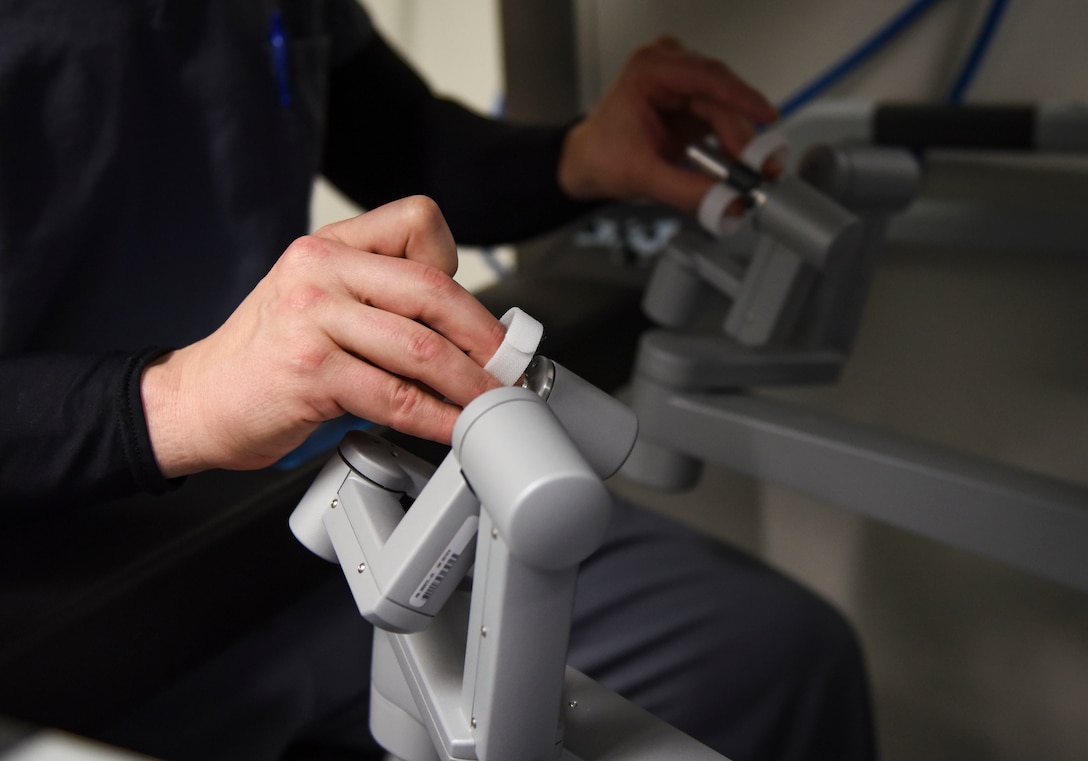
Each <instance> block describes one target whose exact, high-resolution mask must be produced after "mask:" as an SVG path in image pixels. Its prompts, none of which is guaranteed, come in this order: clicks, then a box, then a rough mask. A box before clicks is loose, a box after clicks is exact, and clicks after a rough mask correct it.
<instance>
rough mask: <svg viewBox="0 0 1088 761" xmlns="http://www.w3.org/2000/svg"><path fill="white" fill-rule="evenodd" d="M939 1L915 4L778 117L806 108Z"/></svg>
mask: <svg viewBox="0 0 1088 761" xmlns="http://www.w3.org/2000/svg"><path fill="white" fill-rule="evenodd" d="M938 1H939V0H916V2H914V3H912V4H911V5H909V6H908V7H907V8H905V9H904V10H903V11H901V12H900V13H899V15H898V16H896V17H895V18H893V19H892V20H891V21H889V22H888V23H887V24H885V25H884V27H883V28H882V29H880V30H878V31H877V33H876V34H874V35H873V36H872V37H870V38H869V39H868V40H867V41H865V42H864V43H862V44H861V45H859V46H858V47H857V49H855V50H854V52H852V53H850V54H849V55H848V56H846V57H845V58H844V59H843V60H842V61H840V62H839V63H838V64H836V65H835V66H832V67H831V68H830V69H828V70H827V71H826V72H824V73H823V74H822V75H821V76H819V77H818V78H817V79H816V80H815V81H813V82H812V83H811V84H809V85H808V86H806V87H803V88H802V89H801V90H799V91H798V92H797V93H795V94H794V95H792V96H790V97H789V98H787V99H786V100H785V101H784V102H783V103H781V104H780V105H779V107H778V111H779V113H780V114H781V115H782V117H783V118H784V117H786V116H789V115H790V114H791V113H793V112H794V111H796V110H797V109H799V108H801V107H802V106H804V105H805V104H807V103H808V102H809V101H810V100H813V99H814V98H816V97H817V96H819V95H821V94H822V93H823V92H824V91H825V90H827V89H828V88H830V87H831V86H832V85H834V84H835V83H836V82H838V81H839V80H840V79H842V78H843V77H845V76H846V75H847V74H849V73H850V72H851V71H853V70H854V69H856V68H857V67H859V66H860V65H861V64H862V63H864V62H865V61H866V60H868V59H869V57H871V56H872V55H873V54H874V53H876V52H877V51H878V50H880V48H882V47H883V46H884V45H886V44H888V43H889V42H890V41H891V40H892V39H893V38H895V37H897V36H898V35H899V34H900V33H901V32H903V31H904V30H905V29H907V28H908V27H909V26H910V25H911V24H912V23H913V22H914V21H915V20H917V19H918V18H920V17H921V16H922V14H923V13H925V12H926V11H928V10H929V9H930V8H931V7H932V6H933V5H934V4H936V3H937V2H938Z"/></svg>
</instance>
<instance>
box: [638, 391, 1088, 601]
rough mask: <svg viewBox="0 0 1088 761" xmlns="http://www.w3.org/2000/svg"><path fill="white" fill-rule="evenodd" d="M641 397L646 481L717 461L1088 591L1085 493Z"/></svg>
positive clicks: (796, 419) (813, 429)
mask: <svg viewBox="0 0 1088 761" xmlns="http://www.w3.org/2000/svg"><path fill="white" fill-rule="evenodd" d="M634 394H635V402H634V403H635V407H636V409H637V410H638V411H639V413H640V423H641V432H640V440H639V443H638V444H637V445H636V450H635V453H634V454H633V455H632V457H631V459H630V460H629V461H628V467H630V468H631V470H630V471H629V474H631V475H633V476H635V477H637V468H638V467H639V465H640V463H643V462H645V461H646V460H652V461H655V462H657V463H658V468H659V469H662V468H666V467H667V466H669V465H671V468H672V472H673V473H679V474H681V475H683V476H684V477H686V478H687V479H689V480H690V478H691V477H692V476H693V475H694V473H693V471H694V470H697V468H698V465H697V463H696V460H705V461H712V462H715V463H717V464H720V465H724V466H726V467H729V468H733V469H735V470H737V471H739V472H742V473H746V474H749V475H751V476H754V477H756V478H761V479H766V480H767V481H770V482H773V483H777V484H781V485H783V486H786V487H788V488H791V489H796V490H797V491H800V492H803V493H805V494H809V495H811V496H813V497H815V498H817V499H820V500H824V501H826V502H829V503H831V504H834V505H839V506H842V507H845V508H848V509H850V510H854V511H856V512H858V513H862V514H864V515H868V516H871V517H873V518H876V519H878V520H881V521H883V522H885V523H888V524H891V525H893V526H897V527H900V528H904V529H907V530H910V531H914V532H916V533H919V534H921V535H923V536H927V537H930V538H933V539H936V540H938V541H941V542H944V543H947V544H949V545H952V546H955V547H960V548H962V549H965V550H968V551H971V552H975V553H978V554H979V555H983V556H985V557H989V558H992V559H995V560H998V561H1000V562H1003V563H1007V564H1009V565H1011V566H1015V567H1017V568H1021V569H1023V570H1026V571H1029V572H1031V573H1035V574H1038V575H1040V576H1042V577H1044V578H1048V579H1050V580H1052V581H1057V582H1059V583H1062V584H1066V585H1069V586H1071V587H1074V588H1076V589H1080V590H1083V591H1088V557H1086V555H1085V548H1086V547H1088V488H1086V487H1084V486H1080V485H1077V484H1073V483H1070V482H1066V481H1061V480H1057V479H1053V478H1048V477H1045V476H1041V475H1038V474H1035V473H1031V472H1028V471H1025V470H1022V469H1019V468H1015V467H1012V466H1008V465H1004V464H1002V463H999V462H996V461H993V460H989V459H986V458H982V457H978V456H974V455H970V454H967V453H964V452H960V451H958V450H954V449H949V448H946V447H942V446H937V445H934V444H929V443H926V442H922V441H919V440H916V439H912V438H909V437H906V436H902V435H899V434H896V433H892V432H889V431H886V430H883V429H880V428H877V427H874V426H870V425H865V424H861V423H856V422H852V421H848V420H844V419H842V418H838V417H835V416H833V415H830V414H826V413H822V412H819V411H815V410H812V409H810V408H807V407H803V406H800V405H794V404H790V403H787V402H783V401H780V400H776V399H770V398H765V397H761V396H758V395H752V394H744V393H737V394H714V395H710V394H699V393H683V392H672V391H669V390H668V389H665V388H663V387H661V386H657V385H656V384H653V383H650V382H648V381H646V380H645V379H640V380H639V381H637V382H636V386H635V389H634ZM670 460H671V461H672V462H671V463H670Z"/></svg>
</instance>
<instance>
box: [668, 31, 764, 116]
mask: <svg viewBox="0 0 1088 761" xmlns="http://www.w3.org/2000/svg"><path fill="white" fill-rule="evenodd" d="M652 78H653V79H654V81H655V84H656V86H657V87H659V88H662V89H663V90H668V91H671V92H673V93H675V94H677V95H681V96H683V97H685V98H688V99H700V100H710V101H712V102H715V103H717V104H719V105H721V106H724V107H728V108H730V109H733V110H736V111H738V112H740V113H741V114H743V115H744V116H746V117H748V118H749V119H751V120H752V121H754V122H756V123H757V124H766V123H769V122H773V121H775V120H776V119H777V118H778V109H777V108H775V106H774V105H773V104H772V103H771V102H770V101H769V100H767V98H766V97H765V96H764V95H763V93H761V92H760V91H759V90H757V89H755V88H754V87H752V86H751V85H750V84H748V83H747V82H746V81H744V79H742V78H741V77H739V76H738V75H737V74H736V73H735V72H734V71H733V70H732V69H730V68H729V67H728V66H726V65H725V64H724V63H722V62H721V61H719V60H717V59H716V58H709V57H707V56H703V55H700V54H698V53H695V52H692V51H690V50H686V49H684V48H682V47H679V46H678V45H667V46H662V55H661V60H660V63H659V65H658V66H655V67H652Z"/></svg>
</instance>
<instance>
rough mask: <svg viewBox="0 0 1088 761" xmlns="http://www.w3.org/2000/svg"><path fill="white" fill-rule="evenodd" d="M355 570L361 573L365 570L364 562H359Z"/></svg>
mask: <svg viewBox="0 0 1088 761" xmlns="http://www.w3.org/2000/svg"><path fill="white" fill-rule="evenodd" d="M355 570H356V571H358V572H359V573H362V572H363V571H365V570H366V563H359V565H358V567H357V568H356V569H355Z"/></svg>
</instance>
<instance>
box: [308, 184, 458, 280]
mask: <svg viewBox="0 0 1088 761" xmlns="http://www.w3.org/2000/svg"><path fill="white" fill-rule="evenodd" d="M314 235H315V236H316V237H319V238H327V239H329V240H334V241H337V242H339V243H343V244H344V245H346V246H348V247H349V248H353V249H356V250H359V251H369V252H372V253H375V254H382V255H383V256H395V257H403V258H405V259H411V260H412V261H416V262H421V263H423V264H427V265H429V266H431V267H434V268H436V269H438V270H441V271H442V272H445V273H446V274H447V275H450V276H452V275H453V274H454V273H456V272H457V245H456V243H455V242H454V240H453V234H452V233H451V232H450V229H449V227H448V226H447V225H446V220H445V218H444V217H443V216H442V212H441V211H440V210H439V208H438V205H437V204H436V203H435V202H434V201H432V200H431V199H430V198H427V197H425V196H412V197H410V198H405V199H401V200H400V201H396V202H395V203H390V204H386V205H384V206H379V207H378V208H376V209H373V210H371V211H368V212H366V213H365V214H360V215H358V216H356V217H351V218H350V219H345V220H342V221H340V222H333V223H332V224H328V225H325V226H324V227H322V228H321V229H320V230H318V231H317V232H315V233H314Z"/></svg>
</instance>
